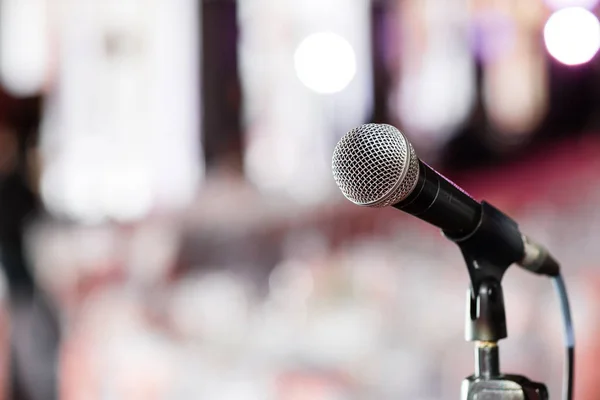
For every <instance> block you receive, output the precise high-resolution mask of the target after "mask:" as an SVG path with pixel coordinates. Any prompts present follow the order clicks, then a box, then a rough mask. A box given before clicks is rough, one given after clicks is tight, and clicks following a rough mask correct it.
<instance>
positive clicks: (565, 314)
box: [552, 275, 575, 400]
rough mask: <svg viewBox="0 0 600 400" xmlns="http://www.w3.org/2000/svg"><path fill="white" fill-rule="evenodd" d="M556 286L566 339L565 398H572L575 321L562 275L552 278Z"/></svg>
mask: <svg viewBox="0 0 600 400" xmlns="http://www.w3.org/2000/svg"><path fill="white" fill-rule="evenodd" d="M552 282H553V283H554V288H555V289H556V293H557V295H558V299H559V302H560V309H561V314H562V321H563V327H564V335H565V337H564V341H565V348H566V355H565V366H564V372H563V400H572V397H573V371H574V367H575V333H574V330H573V322H572V320H571V310H570V308H569V296H568V295H567V288H566V286H565V281H564V280H563V278H562V276H561V275H557V276H555V277H554V278H553V279H552Z"/></svg>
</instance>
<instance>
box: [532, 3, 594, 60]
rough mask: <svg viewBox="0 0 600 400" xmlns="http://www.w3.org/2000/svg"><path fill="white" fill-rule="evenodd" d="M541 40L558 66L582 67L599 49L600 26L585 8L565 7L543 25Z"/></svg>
mask: <svg viewBox="0 0 600 400" xmlns="http://www.w3.org/2000/svg"><path fill="white" fill-rule="evenodd" d="M544 41H545V43H546V48H547V49H548V52H549V53H550V54H551V55H552V57H554V58H556V59H557V60H558V61H560V62H561V63H563V64H566V65H579V64H584V63H586V62H588V61H590V60H591V59H592V58H593V57H594V55H595V54H596V52H597V51H598V48H600V23H599V22H598V18H596V16H595V15H594V14H592V13H591V12H589V11H588V10H586V9H584V8H581V7H569V8H564V9H562V10H559V11H556V12H555V13H554V14H552V15H551V16H550V18H549V19H548V21H547V22H546V26H545V27H544Z"/></svg>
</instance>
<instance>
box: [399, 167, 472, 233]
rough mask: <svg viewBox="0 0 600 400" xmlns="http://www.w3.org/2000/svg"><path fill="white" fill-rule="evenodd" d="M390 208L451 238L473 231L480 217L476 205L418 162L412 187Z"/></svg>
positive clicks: (447, 181) (448, 182) (463, 192)
mask: <svg viewBox="0 0 600 400" xmlns="http://www.w3.org/2000/svg"><path fill="white" fill-rule="evenodd" d="M392 206H393V207H394V208H397V209H399V210H402V211H404V212H407V213H409V214H412V215H414V216H415V217H418V218H420V219H422V220H423V221H426V222H429V223H430V224H432V225H435V226H437V227H438V228H440V229H442V230H443V231H444V232H445V233H446V234H449V235H451V236H452V237H462V236H466V235H468V234H469V233H471V232H473V230H475V228H476V227H477V225H478V223H479V219H480V217H481V204H479V202H477V201H476V200H475V199H473V198H472V197H471V196H469V195H468V194H467V193H466V192H465V191H463V190H462V189H460V188H459V187H458V186H456V185H455V184H454V183H452V182H451V181H449V180H448V179H446V178H445V177H444V176H443V175H441V174H440V173H438V172H437V171H435V170H434V169H433V168H431V167H430V166H428V165H427V164H425V163H424V162H422V161H421V160H419V176H418V180H417V184H416V186H415V188H414V189H413V191H412V192H411V193H410V194H409V195H408V196H407V197H406V198H405V199H403V200H401V201H400V202H398V203H396V204H393V205H392Z"/></svg>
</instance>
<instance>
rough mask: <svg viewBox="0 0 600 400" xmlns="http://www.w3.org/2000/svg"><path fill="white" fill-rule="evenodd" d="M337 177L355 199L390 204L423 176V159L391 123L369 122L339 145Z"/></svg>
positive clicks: (334, 167) (360, 202)
mask: <svg viewBox="0 0 600 400" xmlns="http://www.w3.org/2000/svg"><path fill="white" fill-rule="evenodd" d="M332 170H333V178H334V179H335V182H336V183H337V185H338V187H339V188H340V190H341V191H342V193H343V194H344V196H345V197H346V198H347V199H348V200H350V201H351V202H353V203H355V204H358V205H361V206H368V207H387V206H389V205H391V204H396V203H398V202H399V201H401V200H402V199H404V198H406V197H407V196H408V195H409V194H410V193H411V192H412V191H413V189H414V188H415V186H416V184H417V180H418V178H419V160H418V158H417V156H416V155H415V151H414V150H413V148H412V146H411V144H410V143H409V142H408V141H407V140H406V138H405V137H404V135H402V133H401V132H400V131H399V130H398V129H396V128H394V127H393V126H391V125H385V124H365V125H361V126H359V127H357V128H354V129H352V130H351V131H349V132H348V133H346V134H345V135H344V137H342V138H341V139H340V141H339V142H338V144H337V145H336V146H335V150H334V151H333V159H332Z"/></svg>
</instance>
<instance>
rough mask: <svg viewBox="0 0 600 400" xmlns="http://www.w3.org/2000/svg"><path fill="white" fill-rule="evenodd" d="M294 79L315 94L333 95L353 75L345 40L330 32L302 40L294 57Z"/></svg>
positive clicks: (351, 55) (352, 57) (350, 50)
mask: <svg viewBox="0 0 600 400" xmlns="http://www.w3.org/2000/svg"><path fill="white" fill-rule="evenodd" d="M294 66H295V68H296V74H297V75H298V79H300V81H301V82H302V83H303V84H304V85H305V86H306V87H308V88H310V89H312V90H314V91H315V92H317V93H337V92H340V91H342V90H344V89H345V88H346V86H348V84H349V83H350V82H351V81H352V79H353V78H354V75H356V56H355V54H354V49H353V48H352V46H351V45H350V43H348V41H347V40H346V39H344V38H343V37H341V36H340V35H337V34H335V33H330V32H320V33H315V34H312V35H310V36H308V37H307V38H305V39H304V40H303V41H302V42H301V43H300V45H299V46H298V48H297V49H296V53H295V54H294Z"/></svg>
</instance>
